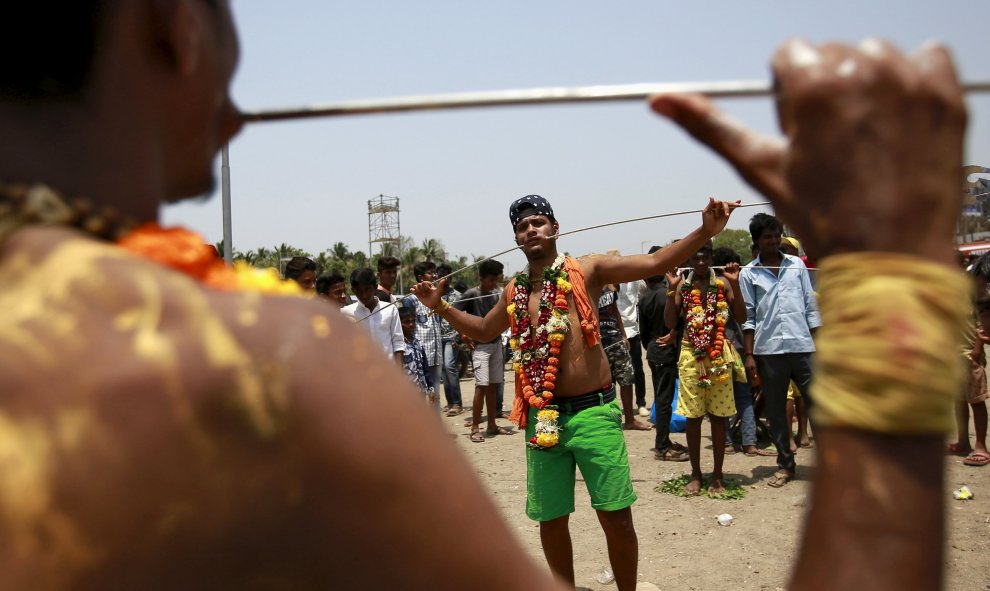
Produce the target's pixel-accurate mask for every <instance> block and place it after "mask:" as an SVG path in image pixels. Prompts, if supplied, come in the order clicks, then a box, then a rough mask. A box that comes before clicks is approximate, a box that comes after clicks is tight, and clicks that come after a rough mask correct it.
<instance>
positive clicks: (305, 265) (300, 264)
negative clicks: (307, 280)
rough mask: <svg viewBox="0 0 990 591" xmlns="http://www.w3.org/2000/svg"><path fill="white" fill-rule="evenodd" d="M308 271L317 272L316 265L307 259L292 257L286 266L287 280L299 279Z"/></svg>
mask: <svg viewBox="0 0 990 591" xmlns="http://www.w3.org/2000/svg"><path fill="white" fill-rule="evenodd" d="M306 271H312V272H314V273H315V272H316V263H315V262H313V260H312V259H310V258H307V257H292V258H291V259H290V260H289V262H288V263H287V264H286V265H285V278H286V279H299V276H300V275H302V274H303V273H305V272H306Z"/></svg>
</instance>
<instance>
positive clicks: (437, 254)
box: [214, 236, 483, 291]
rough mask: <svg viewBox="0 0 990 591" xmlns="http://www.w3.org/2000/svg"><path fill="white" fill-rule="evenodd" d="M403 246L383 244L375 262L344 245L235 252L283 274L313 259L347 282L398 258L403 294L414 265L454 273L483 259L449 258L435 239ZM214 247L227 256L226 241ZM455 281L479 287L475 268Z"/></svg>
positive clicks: (255, 264) (253, 263)
mask: <svg viewBox="0 0 990 591" xmlns="http://www.w3.org/2000/svg"><path fill="white" fill-rule="evenodd" d="M401 244H402V248H401V249H400V248H398V246H397V245H396V244H394V243H383V244H382V245H381V246H382V251H381V253H379V254H376V255H375V256H373V257H371V258H368V255H367V254H366V253H365V252H363V251H360V250H358V251H352V250H351V249H350V247H349V246H347V245H346V244H344V243H343V242H336V243H334V245H333V246H331V247H330V248H328V249H326V250H324V251H322V252H319V253H316V254H313V253H310V252H308V251H306V250H303V249H301V248H297V247H295V246H292V245H290V244H286V243H284V242H283V243H282V244H280V245H278V246H276V247H274V248H265V247H263V246H262V247H258V248H255V249H252V250H247V251H241V250H237V249H236V248H235V249H234V251H233V255H234V260H235V261H244V262H246V263H248V264H249V265H251V266H253V267H260V268H264V267H272V268H275V269H279V271H281V270H282V265H281V264H280V263H281V261H285V260H287V259H291V258H292V257H296V256H303V257H307V258H310V259H313V261H314V262H315V263H316V265H317V266H318V267H319V271H320V272H321V273H322V272H328V273H329V272H333V271H336V272H337V273H340V274H341V275H343V276H344V278H345V279H346V278H347V277H349V276H350V274H351V272H352V271H353V270H354V269H358V268H361V267H370V268H371V269H373V270H377V268H378V267H377V265H378V259H379V258H380V257H383V256H394V257H396V258H398V259H399V260H400V261H401V263H402V264H401V266H400V275H399V277H400V280H401V282H402V287H403V291H406V290H408V288H409V286H410V285H412V284H413V282H414V281H415V277H414V276H413V265H415V264H416V263H419V262H422V261H432V262H434V263H436V264H437V265H440V264H442V263H446V264H448V265H450V267H451V269H453V270H454V271H457V270H458V269H462V268H464V267H466V266H468V265H469V264H471V263H472V262H475V261H478V260H481V259H482V258H483V257H480V256H475V255H472V256H471V257H467V256H464V255H460V256H456V257H455V256H452V255H448V254H447V251H446V249H445V248H444V246H443V243H442V242H440V241H439V240H437V239H435V238H427V239H425V240H423V241H422V242H421V243H419V244H417V243H416V242H415V241H414V240H413V239H412V238H411V237H408V236H404V237H403V238H402V243H401ZM214 246H215V247H216V249H217V252H219V253H221V254H223V241H222V240H221V241H220V242H217V243H216V244H215V245H214ZM452 280H453V282H454V283H460V282H463V283H464V284H465V285H466V286H467V287H473V286H475V285H477V284H478V270H477V268H474V267H472V268H471V269H468V270H466V271H464V272H463V273H459V274H457V275H456V276H454V277H453V278H452Z"/></svg>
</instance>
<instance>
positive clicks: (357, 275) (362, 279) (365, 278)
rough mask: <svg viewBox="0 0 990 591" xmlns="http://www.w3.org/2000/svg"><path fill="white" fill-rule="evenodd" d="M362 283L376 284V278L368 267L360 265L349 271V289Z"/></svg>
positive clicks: (355, 287)
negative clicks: (358, 267)
mask: <svg viewBox="0 0 990 591" xmlns="http://www.w3.org/2000/svg"><path fill="white" fill-rule="evenodd" d="M362 285H372V286H376V287H377V286H378V278H377V277H375V272H374V271H372V270H371V269H369V268H368V267H361V268H360V269H354V270H353V271H351V289H357V288H358V287H361V286H362Z"/></svg>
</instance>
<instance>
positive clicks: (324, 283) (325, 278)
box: [316, 271, 344, 295]
mask: <svg viewBox="0 0 990 591" xmlns="http://www.w3.org/2000/svg"><path fill="white" fill-rule="evenodd" d="M343 282H344V276H343V275H341V274H340V273H338V272H336V271H334V272H333V273H323V274H321V275H320V276H319V277H317V278H316V293H320V294H323V295H327V294H328V293H330V287H331V286H333V285H337V284H338V283H343Z"/></svg>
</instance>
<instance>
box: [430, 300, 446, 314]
mask: <svg viewBox="0 0 990 591" xmlns="http://www.w3.org/2000/svg"><path fill="white" fill-rule="evenodd" d="M448 309H450V302H448V301H447V300H440V303H439V304H437V305H436V307H435V308H433V313H434V314H440V313H441V312H446V311H447V310H448Z"/></svg>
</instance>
